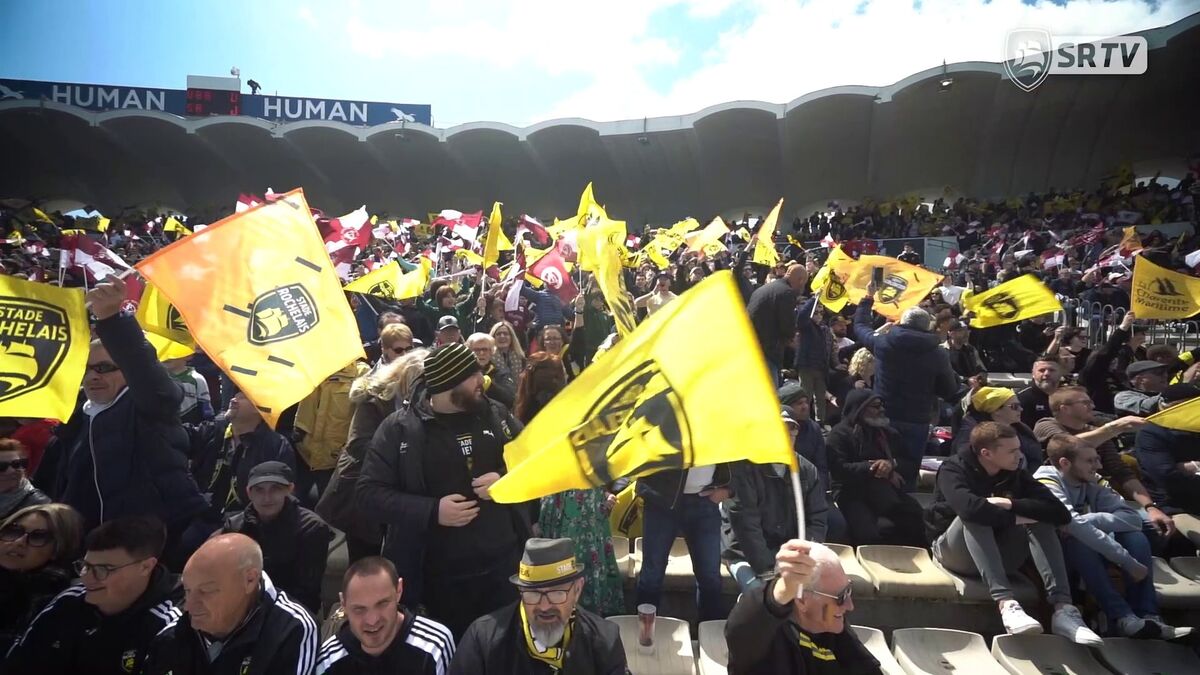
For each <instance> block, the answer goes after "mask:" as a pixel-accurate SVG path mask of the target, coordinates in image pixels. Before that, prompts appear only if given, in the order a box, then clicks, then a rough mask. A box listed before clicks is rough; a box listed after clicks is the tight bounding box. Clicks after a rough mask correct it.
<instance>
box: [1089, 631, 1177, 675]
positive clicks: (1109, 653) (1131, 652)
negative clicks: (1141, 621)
mask: <svg viewBox="0 0 1200 675" xmlns="http://www.w3.org/2000/svg"><path fill="white" fill-rule="evenodd" d="M1099 653H1100V660H1101V661H1103V662H1104V663H1106V664H1108V667H1109V668H1110V669H1112V671H1113V672H1114V673H1121V675H1175V674H1176V673H1200V658H1197V656H1196V655H1195V654H1194V653H1192V651H1191V650H1190V649H1188V648H1187V647H1184V646H1183V645H1177V644H1171V643H1170V642H1163V641H1162V640H1131V639H1129V638H1107V639H1106V640H1104V645H1103V646H1101V647H1100V651H1099Z"/></svg>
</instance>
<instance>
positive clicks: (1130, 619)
mask: <svg viewBox="0 0 1200 675" xmlns="http://www.w3.org/2000/svg"><path fill="white" fill-rule="evenodd" d="M1117 633H1119V634H1120V635H1121V637H1127V638H1136V639H1138V640H1153V639H1155V638H1158V637H1161V635H1162V631H1160V630H1159V627H1158V624H1156V623H1154V622H1153V621H1150V620H1148V619H1139V618H1137V617H1136V616H1133V615H1132V614H1131V615H1129V616H1123V617H1121V618H1119V619H1117Z"/></svg>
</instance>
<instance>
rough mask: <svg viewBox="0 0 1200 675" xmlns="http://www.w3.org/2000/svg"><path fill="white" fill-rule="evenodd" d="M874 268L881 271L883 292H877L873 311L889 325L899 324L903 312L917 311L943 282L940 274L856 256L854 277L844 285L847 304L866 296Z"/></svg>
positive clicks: (891, 260) (880, 258) (883, 258)
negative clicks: (890, 322) (885, 318)
mask: <svg viewBox="0 0 1200 675" xmlns="http://www.w3.org/2000/svg"><path fill="white" fill-rule="evenodd" d="M876 267H882V268H883V288H880V289H878V291H877V292H876V296H875V304H874V305H873V309H874V310H875V311H876V312H878V313H879V314H882V315H883V316H885V317H887V318H888V319H890V320H892V321H899V320H900V315H901V314H903V313H904V310H906V309H909V308H911V307H916V306H917V304H918V303H920V302H921V300H923V299H924V298H925V296H927V295H929V292H930V291H932V290H933V287H934V286H937V285H938V282H940V281H941V280H942V275H940V274H935V273H933V272H930V271H929V270H927V269H925V268H923V267H918V266H916V265H910V264H908V263H906V262H904V261H902V260H897V259H895V258H889V257H888V256H885V255H864V256H859V258H858V261H857V263H856V264H855V266H854V273H853V274H851V275H850V276H849V278H848V279H846V281H845V282H844V284H845V286H846V294H847V295H846V297H847V298H849V301H850V302H860V301H862V299H863V298H865V297H866V296H867V286H868V285H869V284H870V283H871V275H872V273H873V270H874V268H876Z"/></svg>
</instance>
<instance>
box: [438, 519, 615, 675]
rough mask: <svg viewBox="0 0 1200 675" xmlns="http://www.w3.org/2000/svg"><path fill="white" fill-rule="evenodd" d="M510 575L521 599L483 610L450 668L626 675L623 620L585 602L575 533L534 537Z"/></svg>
mask: <svg viewBox="0 0 1200 675" xmlns="http://www.w3.org/2000/svg"><path fill="white" fill-rule="evenodd" d="M510 581H511V582H512V583H513V584H514V585H515V586H516V587H517V589H518V590H519V591H520V595H521V599H520V600H519V601H517V602H515V603H512V604H510V605H506V606H504V607H501V608H500V609H498V610H496V611H494V612H492V613H491V614H487V615H485V616H482V617H480V618H479V619H477V620H476V621H475V622H474V623H472V624H471V627H470V628H468V629H467V633H466V635H464V636H463V638H462V641H460V642H459V644H458V650H457V651H456V652H455V654H454V661H453V662H452V663H451V664H450V675H476V674H477V673H504V674H505V675H551V674H552V673H560V672H561V673H572V674H576V673H578V674H579V675H626V673H628V672H629V670H628V669H627V668H626V665H625V648H624V646H623V645H622V644H621V635H620V632H619V631H618V630H617V626H616V625H615V624H613V623H611V622H608V621H605V620H604V619H603V618H602V617H600V616H598V615H596V614H593V613H591V612H589V611H588V610H586V609H584V608H583V607H580V606H579V595H580V593H582V592H583V584H584V579H583V565H581V564H578V563H576V561H575V544H574V543H573V542H572V541H571V540H570V539H530V540H529V541H528V542H527V543H526V544H525V554H524V555H523V556H522V557H521V563H520V565H519V566H518V571H517V573H516V574H514V575H513V576H512V578H511V579H510Z"/></svg>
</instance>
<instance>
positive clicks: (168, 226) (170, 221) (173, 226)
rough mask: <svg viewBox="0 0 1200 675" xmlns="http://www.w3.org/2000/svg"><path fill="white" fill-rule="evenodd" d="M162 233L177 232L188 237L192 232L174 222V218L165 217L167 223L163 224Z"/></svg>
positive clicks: (179, 223) (176, 221)
mask: <svg viewBox="0 0 1200 675" xmlns="http://www.w3.org/2000/svg"><path fill="white" fill-rule="evenodd" d="M163 232H179V233H180V234H183V235H189V234H191V233H192V231H191V230H189V229H188V228H187V226H186V225H184V224H183V223H181V222H179V221H178V220H176V219H175V216H168V217H167V222H166V223H163Z"/></svg>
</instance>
